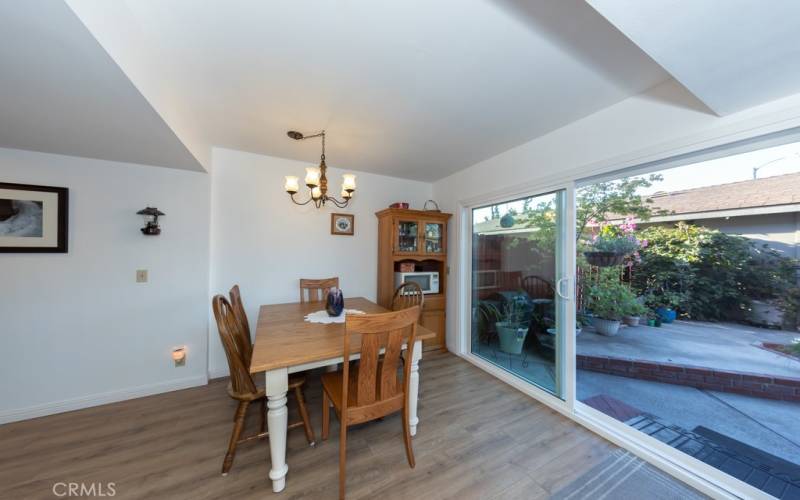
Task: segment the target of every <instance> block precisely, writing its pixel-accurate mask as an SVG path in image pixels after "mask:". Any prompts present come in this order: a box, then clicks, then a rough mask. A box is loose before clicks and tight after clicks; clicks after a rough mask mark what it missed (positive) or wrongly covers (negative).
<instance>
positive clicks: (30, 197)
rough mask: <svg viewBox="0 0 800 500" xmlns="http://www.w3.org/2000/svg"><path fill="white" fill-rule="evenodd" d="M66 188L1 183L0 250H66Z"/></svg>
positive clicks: (67, 192)
mask: <svg viewBox="0 0 800 500" xmlns="http://www.w3.org/2000/svg"><path fill="white" fill-rule="evenodd" d="M68 196H69V190H68V189H67V188H59V187H51V186H32V185H29V184H11V183H8V182H0V252H6V253H9V252H53V253H66V252H67V222H68V221H69V217H68V214H67V212H68V210H69V202H68Z"/></svg>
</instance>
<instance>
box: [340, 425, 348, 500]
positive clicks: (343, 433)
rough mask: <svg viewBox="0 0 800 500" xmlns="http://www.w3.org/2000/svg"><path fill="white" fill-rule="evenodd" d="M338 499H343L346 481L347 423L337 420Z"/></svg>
mask: <svg viewBox="0 0 800 500" xmlns="http://www.w3.org/2000/svg"><path fill="white" fill-rule="evenodd" d="M339 425H340V426H341V430H340V431H339V500H344V491H345V485H346V483H347V424H346V423H344V422H343V421H341V420H340V421H339Z"/></svg>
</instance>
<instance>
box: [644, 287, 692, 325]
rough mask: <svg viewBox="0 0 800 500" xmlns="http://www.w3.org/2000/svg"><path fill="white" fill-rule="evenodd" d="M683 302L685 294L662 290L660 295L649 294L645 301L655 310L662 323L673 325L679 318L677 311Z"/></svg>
mask: <svg viewBox="0 0 800 500" xmlns="http://www.w3.org/2000/svg"><path fill="white" fill-rule="evenodd" d="M683 300H684V294H682V293H678V292H672V291H670V290H662V291H660V292H659V293H651V294H649V295H648V296H647V298H646V299H645V303H646V304H647V305H649V306H650V307H652V308H653V311H654V312H655V313H656V316H657V319H658V320H660V322H662V323H672V322H673V321H675V319H676V318H677V317H678V312H677V310H676V309H677V307H678V306H679V305H680V304H681V303H682V302H683ZM656 326H660V325H656Z"/></svg>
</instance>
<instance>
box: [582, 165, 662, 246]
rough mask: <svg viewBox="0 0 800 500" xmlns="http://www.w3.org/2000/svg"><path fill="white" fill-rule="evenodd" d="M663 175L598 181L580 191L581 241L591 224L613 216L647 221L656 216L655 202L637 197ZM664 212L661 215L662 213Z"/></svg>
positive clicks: (660, 179)
mask: <svg viewBox="0 0 800 500" xmlns="http://www.w3.org/2000/svg"><path fill="white" fill-rule="evenodd" d="M663 179H664V178H663V177H662V176H661V175H660V174H651V175H649V176H648V177H632V178H631V177H624V178H622V179H619V180H615V181H606V182H598V183H595V184H591V185H589V186H586V187H583V188H581V189H579V190H578V191H577V193H576V212H575V220H576V223H577V225H576V228H575V229H576V237H577V238H578V239H580V238H581V236H582V235H583V232H584V231H585V230H586V226H588V225H589V223H591V222H595V221H597V222H602V221H603V220H605V219H606V218H607V217H608V216H609V215H616V216H619V217H625V216H627V215H630V216H633V217H636V218H638V219H641V220H647V219H649V218H650V216H651V215H652V214H653V208H652V207H651V206H650V205H652V203H653V200H652V199H650V198H647V197H643V196H641V195H639V194H637V191H638V190H639V189H641V188H649V187H650V186H652V185H653V183H654V182H659V181H662V180H663ZM659 213H661V212H659Z"/></svg>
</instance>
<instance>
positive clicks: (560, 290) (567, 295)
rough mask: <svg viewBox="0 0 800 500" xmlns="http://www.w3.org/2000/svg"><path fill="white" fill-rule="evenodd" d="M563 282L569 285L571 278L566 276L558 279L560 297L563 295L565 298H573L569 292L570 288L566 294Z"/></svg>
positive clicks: (557, 287)
mask: <svg viewBox="0 0 800 500" xmlns="http://www.w3.org/2000/svg"><path fill="white" fill-rule="evenodd" d="M563 283H567V286H569V278H568V277H566V276H565V277H563V278H561V279H559V280H558V281H556V293H557V294H558V296H559V297H561V298H562V299H564V300H572V294H571V293H569V288H567V294H564V292H563V290H562V287H561V285H562V284H563Z"/></svg>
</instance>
